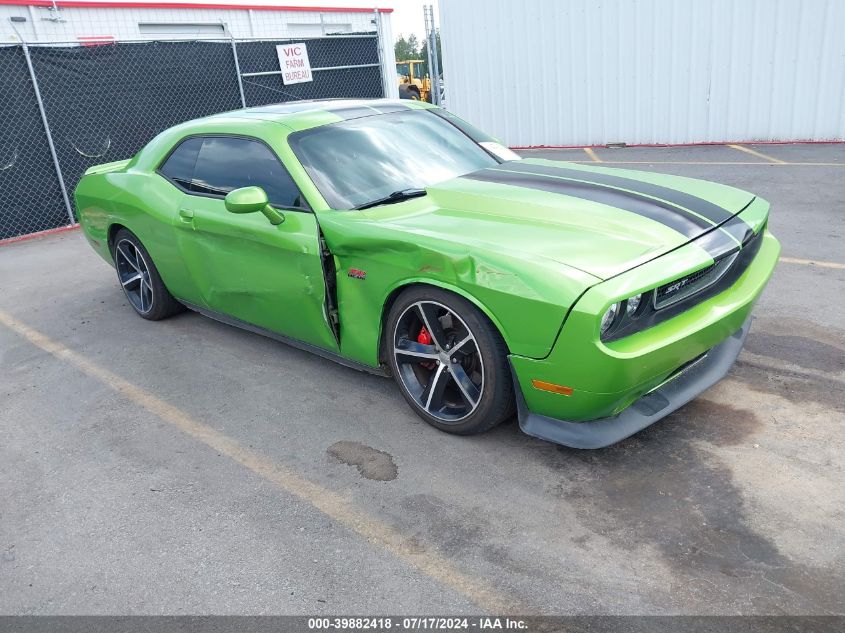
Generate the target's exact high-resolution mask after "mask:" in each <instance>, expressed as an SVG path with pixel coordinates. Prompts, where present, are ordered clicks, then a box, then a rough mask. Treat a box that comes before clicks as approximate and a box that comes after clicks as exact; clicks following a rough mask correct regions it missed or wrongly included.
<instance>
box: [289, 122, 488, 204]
mask: <svg viewBox="0 0 845 633" xmlns="http://www.w3.org/2000/svg"><path fill="white" fill-rule="evenodd" d="M290 144H291V147H292V148H293V151H294V153H295V154H296V156H297V158H299V161H300V162H301V163H302V166H303V167H305V170H306V171H307V172H308V175H309V176H310V177H311V179H312V180H313V181H314V184H315V185H316V187H317V189H319V191H320V193H321V194H322V195H323V197H324V198H325V199H326V202H328V203H329V206H331V207H332V208H333V209H353V208H355V207H357V206H361V205H365V204H367V203H368V202H372V201H374V200H378V199H379V198H384V197H386V196H389V195H390V194H392V193H393V192H397V191H403V190H406V189H417V188H425V187H428V186H429V185H434V184H437V183H439V182H443V181H444V180H449V179H450V178H456V177H457V176H463V175H464V174H468V173H470V172H472V171H477V170H479V169H483V168H485V167H491V166H493V165H496V164H497V161H496V159H494V158H493V157H492V156H490V154H488V153H487V152H486V151H484V150H483V149H482V148H481V147H479V146H478V144H476V143H475V142H474V141H473V140H472V139H471V138H469V137H468V136H467V135H466V134H464V133H463V132H461V131H460V130H459V129H458V128H456V127H455V126H454V125H452V124H451V123H448V122H447V121H445V120H444V119H442V118H441V117H439V116H437V115H436V114H433V113H432V112H428V111H426V110H408V111H403V112H392V113H390V114H382V115H375V116H368V117H363V118H360V119H353V120H350V121H341V122H338V123H332V124H330V125H324V126H321V127H316V128H311V129H309V130H304V131H302V132H298V133H296V134H294V135H292V136H291V140H290Z"/></svg>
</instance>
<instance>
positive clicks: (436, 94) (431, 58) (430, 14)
mask: <svg viewBox="0 0 845 633" xmlns="http://www.w3.org/2000/svg"><path fill="white" fill-rule="evenodd" d="M423 17H424V18H425V30H426V35H425V37H426V41H427V42H428V46H426V50H427V51H428V72H429V75H430V80H431V92H432V94H431V102H432V103H433V104H435V105H440V60H439V58H438V57H437V27H436V26H435V24H434V6H433V5H430V4H429V5H428V6H426V5H423Z"/></svg>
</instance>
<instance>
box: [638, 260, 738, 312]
mask: <svg viewBox="0 0 845 633" xmlns="http://www.w3.org/2000/svg"><path fill="white" fill-rule="evenodd" d="M738 255H739V249H737V250H736V251H734V252H732V253H727V254H725V255H723V256H722V257H720V258H719V259H718V260H717V261H716V262H715V263H713V264H710V265H709V266H707V267H705V268H702V269H700V270H697V271H695V272H694V273H692V274H689V275H687V276H686V277H681V278H679V279H675V280H673V281H670V282H669V283H668V284H663V285H662V286H660V287H658V288H657V289H656V290H655V291H654V307H655V308H657V309H658V310H659V309H660V308H665V307H666V306H670V305H672V304H673V303H677V302H678V301H683V300H684V299H686V298H687V297H690V296H692V295H694V294H695V293H697V292H700V291H702V290H704V289H705V288H707V287H708V286H711V285H713V284H715V283H716V282H717V281H719V279H721V278H722V276H723V275H724V274H725V273H726V272H728V270H730V268H731V266H733V264H734V262H735V261H736V258H737V256H738Z"/></svg>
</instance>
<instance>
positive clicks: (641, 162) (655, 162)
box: [569, 160, 845, 167]
mask: <svg viewBox="0 0 845 633" xmlns="http://www.w3.org/2000/svg"><path fill="white" fill-rule="evenodd" d="M569 162H570V163H590V162H592V161H587V160H570V161H569ZM602 163H604V164H605V165H757V166H761V165H762V166H774V167H781V166H782V167H845V163H761V162H760V161H757V160H755V161H741V160H715V161H714V160H603V161H602Z"/></svg>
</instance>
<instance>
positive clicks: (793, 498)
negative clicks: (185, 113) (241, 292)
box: [0, 145, 845, 615]
mask: <svg viewBox="0 0 845 633" xmlns="http://www.w3.org/2000/svg"><path fill="white" fill-rule="evenodd" d="M747 147H750V148H752V149H754V150H755V151H758V152H760V153H763V154H765V155H767V156H770V157H772V158H775V159H777V160H782V161H786V162H787V163H802V164H780V163H777V164H769V163H767V162H766V161H765V160H764V159H762V158H758V157H755V156H753V155H750V154H748V153H745V152H741V151H739V150H736V149H734V148H730V147H726V146H704V147H689V148H626V149H606V148H596V149H595V155H596V156H597V157H598V158H599V159H600V160H602V161H605V163H604V164H606V166H618V167H624V168H627V169H644V170H649V171H660V172H666V173H673V174H679V175H685V176H692V177H698V178H704V179H708V180H715V181H719V182H725V183H727V184H732V185H735V186H738V187H741V188H744V189H748V190H750V191H753V192H756V193H758V194H759V195H761V196H763V197H765V198H767V199H768V200H769V201H770V202H771V203H772V214H771V218H770V228H771V230H772V232H773V233H775V234H776V235H777V237H778V238H779V239H780V240H781V242H782V244H783V256H784V257H787V258H792V259H797V260H816V261H817V262H819V264H825V263H828V264H831V263H832V264H845V246H843V244H845V241H843V239H845V211H843V209H845V145H749V146H747ZM523 153H524V155H526V156H527V155H531V156H542V157H549V158H559V159H563V160H578V161H585V162H589V161H590V160H591V158H590V157H589V156H588V155H587V154H586V153H585V152H583V151H582V150H542V151H536V150H535V151H526V152H523ZM687 163H697V164H687ZM803 163H816V164H815V165H808V164H803ZM0 311H2V312H4V313H6V314H7V315H10V316H11V317H12V318H14V320H15V322H16V323H19V324H24V325H25V326H26V327H28V328H31V329H32V330H33V331H36V332H38V333H40V334H41V335H44V336H46V337H49V339H50V340H51V341H54V342H55V343H56V344H57V345H58V346H60V348H61V349H67V350H71V351H72V352H73V353H75V354H77V355H79V357H81V358H83V359H84V360H83V361H79V362H80V363H83V365H80V364H79V363H77V364H76V365H74V364H73V363H72V362H69V360H68V358H67V357H64V358H63V357H62V352H60V351H56V350H54V351H55V353H54V354H51V353H48V352H47V351H45V349H44V346H45V345H47V344H46V343H44V344H43V345H42V347H39V346H37V345H36V344H33V340H36V339H31V338H30V339H27V338H25V337H24V336H22V334H21V332H20V331H15V330H14V328H10V327H8V326H4V325H2V324H0V397H2V402H3V407H2V408H0V438H2V441H0V499H2V502H3V504H2V509H0V613H4V614H12V613H13V614H58V613H62V614H104V613H113V614H117V613H121V614H122V613H132V614H140V613H145V614H161V613H215V614H220V613H225V614H256V613H273V614H277V613H278V614H287V613H296V614H316V613H358V614H372V613H435V612H436V613H478V612H480V611H484V610H488V611H489V610H491V609H495V608H496V606H497V605H507V608H508V609H510V610H513V611H520V612H522V613H530V612H536V613H555V614H594V613H602V614H604V613H613V614H633V613H637V614H646V613H647V614H675V613H695V614H751V613H761V614H776V615H777V614H784V613H788V614H810V613H812V614H828V613H843V612H844V611H845V599H844V598H843V596H845V548H843V543H845V516H843V514H844V513H843V509H845V489H843V486H842V481H843V465H845V450H843V449H844V448H845V441H843V428H845V424H843V423H845V395H843V394H845V360H843V359H845V268H843V267H836V266H825V265H813V264H808V263H787V262H782V263H781V264H780V265H779V267H778V269H777V270H776V271H775V274H774V276H773V279H772V281H771V283H770V285H769V287H768V288H767V290H766V291H765V294H764V295H763V297H762V298H761V299H760V301H759V303H758V306H757V308H756V311H755V319H754V323H753V326H752V330H751V333H750V335H749V337H748V342H747V345H746V349H745V351H744V352H743V353H742V355H741V356H740V358H739V360H738V362H737V364H736V365H735V367H734V368H733V369H732V371H731V372H730V374H729V376H728V378H727V379H726V380H724V381H722V382H721V383H719V384H718V385H717V386H715V387H714V388H712V389H710V390H709V391H707V392H706V393H705V394H703V395H702V396H701V397H700V398H698V399H697V400H695V401H694V402H692V403H691V404H689V405H688V406H686V407H684V408H682V409H681V410H679V411H677V412H676V413H674V414H672V415H671V416H669V417H668V418H666V419H665V420H663V421H662V422H660V423H658V424H656V425H654V426H653V427H650V428H649V429H647V430H645V431H644V432H642V433H639V434H637V435H636V436H634V437H632V438H630V439H628V440H625V441H624V442H622V443H620V444H618V445H616V446H613V447H610V448H607V449H603V450H600V451H576V450H572V449H567V448H563V447H558V446H555V445H552V444H548V443H545V442H542V441H539V440H535V439H532V438H529V437H527V436H525V435H523V434H522V433H520V431H519V428H518V426H517V425H516V423H515V421H511V422H509V423H506V424H504V425H502V426H501V427H499V428H497V429H495V430H494V431H492V432H490V433H487V434H485V435H483V436H477V437H469V438H466V437H453V436H449V435H445V434H443V433H440V432H438V431H437V430H435V429H433V428H431V427H429V426H428V425H426V424H425V423H424V422H422V421H421V420H420V419H419V418H417V417H416V416H415V415H414V414H413V412H411V411H410V409H409V408H408V406H407V404H406V403H405V402H404V400H403V399H402V397H401V396H400V395H399V393H398V391H397V390H396V387H395V386H394V384H393V383H392V382H391V381H390V380H387V379H384V378H379V377H375V376H370V375H367V374H363V373H359V372H357V371H354V370H351V369H347V368H344V367H341V366H338V365H335V364H333V363H331V362H328V361H326V360H324V359H321V358H318V357H316V356H313V355H309V354H307V353H305V352H302V351H299V350H296V349H292V348H290V347H287V346H285V345H283V344H281V343H276V342H274V341H270V340H268V339H265V338H262V337H260V336H257V335H254V334H250V333H247V332H244V331H240V330H237V329H234V328H232V327H229V326H225V325H222V324H219V323H217V322H214V321H211V320H209V319H206V318H204V317H201V316H199V315H196V314H193V313H187V314H183V315H180V316H177V317H175V318H173V319H170V320H167V321H163V322H159V323H149V322H146V321H143V320H141V319H139V318H138V317H136V316H135V315H134V314H133V313H132V311H131V309H130V307H129V306H128V305H127V303H126V301H125V299H124V297H123V295H122V294H121V292H120V289H119V287H118V284H117V281H116V279H115V276H114V273H113V270H112V269H111V268H110V267H109V266H108V265H106V264H105V263H104V262H103V261H101V260H100V259H99V258H98V257H97V256H96V255H95V254H94V253H93V251H92V250H91V249H90V248H89V246H88V245H87V244H86V243H85V241H84V239H83V237H82V236H81V234H80V233H79V231H71V232H68V233H64V234H60V235H55V236H51V237H46V238H41V239H36V240H31V241H26V242H20V243H16V244H11V245H5V246H2V247H0ZM33 336H35V335H33ZM37 340H40V339H37ZM48 347H49V346H48ZM74 358H76V357H74ZM84 363H89V365H84ZM80 367H83V368H84V367H88V368H89V371H87V372H86V371H82V370H81V369H80ZM90 367H95V368H101V369H102V370H107V371H108V372H110V374H109V375H115V376H117V377H118V378H119V379H120V380H123V381H127V382H128V383H129V384H130V385H131V386H133V388H135V387H137V389H138V390H139V392H138V394H139V395H137V397H135V396H133V397H134V398H135V399H134V400H133V399H132V398H128V397H127V395H126V394H127V393H129V394H130V395H131V394H133V393H135V392H132V391H131V390H130V391H127V390H128V389H129V387H127V388H126V389H124V391H123V392H122V393H121V392H116V391H115V390H114V388H113V386H112V387H110V386H109V385H108V383H107V382H104V379H103V374H102V373H101V374H97V373H96V370H94V369H90ZM121 384H122V383H121ZM144 394H151V395H152V396H154V398H156V399H157V400H156V401H160V402H163V403H166V405H168V406H171V407H173V408H174V410H173V411H171V412H170V413H169V414H167V415H166V416H165V417H164V418H163V417H162V414H161V411H162V409H161V407H159V408H158V409H157V408H156V406H158V405H156V406H152V405H148V404H143V403H144V400H143V398H145V397H146V396H145V395H144ZM139 403H141V404H139ZM157 411H158V413H156V412H157ZM168 411H169V410H168ZM168 416H169V417H168ZM174 416H175V417H174ZM178 416H184V418H185V420H187V421H186V422H184V423H183V424H181V423H180V422H179V420H181V418H179V417H178ZM165 418H167V419H165ZM174 419H175V420H176V423H174ZM180 424H181V425H180ZM189 424H196V425H198V426H197V428H198V429H200V430H199V431H197V433H195V434H193V435H192V434H190V433H186V432H185V428H188V425H189ZM190 428H193V427H190ZM202 433H207V434H208V436H209V437H210V438H212V439H211V440H209V439H207V438H205V436H203V435H202ZM221 438H222V439H221ZM280 473H281V474H280Z"/></svg>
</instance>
